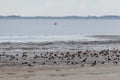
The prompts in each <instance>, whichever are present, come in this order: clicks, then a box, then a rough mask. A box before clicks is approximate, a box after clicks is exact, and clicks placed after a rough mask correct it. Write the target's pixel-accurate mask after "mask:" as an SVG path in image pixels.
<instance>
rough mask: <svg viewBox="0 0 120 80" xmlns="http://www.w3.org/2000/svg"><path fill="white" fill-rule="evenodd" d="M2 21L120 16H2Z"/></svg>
mask: <svg viewBox="0 0 120 80" xmlns="http://www.w3.org/2000/svg"><path fill="white" fill-rule="evenodd" d="M0 19H120V16H116V15H106V16H99V17H98V16H61V17H53V16H31V17H27V16H25V17H23V16H16V15H10V16H0Z"/></svg>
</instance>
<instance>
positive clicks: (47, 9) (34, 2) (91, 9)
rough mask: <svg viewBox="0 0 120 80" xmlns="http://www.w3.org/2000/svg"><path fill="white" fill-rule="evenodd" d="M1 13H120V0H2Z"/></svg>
mask: <svg viewBox="0 0 120 80" xmlns="http://www.w3.org/2000/svg"><path fill="white" fill-rule="evenodd" d="M0 15H22V16H88V15H97V16H101V15H120V0H0Z"/></svg>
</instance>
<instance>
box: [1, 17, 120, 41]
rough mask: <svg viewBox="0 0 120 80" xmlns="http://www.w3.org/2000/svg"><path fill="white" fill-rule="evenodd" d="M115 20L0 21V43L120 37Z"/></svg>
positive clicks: (118, 25)
mask: <svg viewBox="0 0 120 80" xmlns="http://www.w3.org/2000/svg"><path fill="white" fill-rule="evenodd" d="M119 34H120V20H115V19H92V20H91V19H0V42H4V41H6V42H7V41H21V42H24V41H28V42H31V41H38V42H39V41H68V40H73V41H74V40H82V41H85V40H86V41H89V40H90V41H93V40H97V39H94V38H90V37H87V36H84V35H119Z"/></svg>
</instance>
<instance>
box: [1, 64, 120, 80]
mask: <svg viewBox="0 0 120 80" xmlns="http://www.w3.org/2000/svg"><path fill="white" fill-rule="evenodd" d="M119 67H120V66H113V65H106V66H100V65H99V66H94V67H79V66H71V67H70V66H69V67H68V66H61V67H60V66H59V67H58V66H50V67H49V66H44V67H25V66H24V67H20V66H4V67H0V72H1V73H0V80H119V76H120V69H119Z"/></svg>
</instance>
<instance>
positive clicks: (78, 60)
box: [0, 49, 120, 67]
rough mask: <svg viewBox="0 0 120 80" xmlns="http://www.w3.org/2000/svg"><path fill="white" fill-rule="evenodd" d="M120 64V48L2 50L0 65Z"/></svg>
mask: <svg viewBox="0 0 120 80" xmlns="http://www.w3.org/2000/svg"><path fill="white" fill-rule="evenodd" d="M97 64H115V65H117V64H120V50H118V49H111V50H109V49H107V50H101V51H95V50H86V51H74V52H71V51H68V52H59V51H56V52H15V53H12V52H1V53H0V65H24V66H29V67H31V66H35V65H80V66H86V65H90V66H95V65H97Z"/></svg>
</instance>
